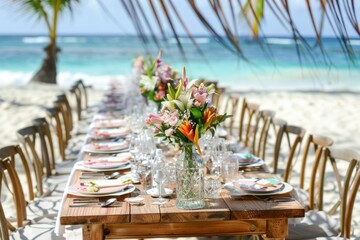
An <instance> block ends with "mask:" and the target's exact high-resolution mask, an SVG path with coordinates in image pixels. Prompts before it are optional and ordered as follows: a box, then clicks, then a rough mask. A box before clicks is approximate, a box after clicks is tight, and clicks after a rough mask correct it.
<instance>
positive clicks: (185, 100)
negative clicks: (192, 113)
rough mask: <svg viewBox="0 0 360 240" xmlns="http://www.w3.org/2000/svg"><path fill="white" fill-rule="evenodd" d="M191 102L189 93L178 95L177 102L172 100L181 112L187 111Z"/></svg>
mask: <svg viewBox="0 0 360 240" xmlns="http://www.w3.org/2000/svg"><path fill="white" fill-rule="evenodd" d="M193 101H194V99H191V92H186V93H185V94H182V95H180V96H179V98H178V99H177V100H173V102H174V103H175V104H176V106H177V107H178V108H179V109H180V111H182V112H185V111H189V110H190V108H191V105H192V104H193Z"/></svg>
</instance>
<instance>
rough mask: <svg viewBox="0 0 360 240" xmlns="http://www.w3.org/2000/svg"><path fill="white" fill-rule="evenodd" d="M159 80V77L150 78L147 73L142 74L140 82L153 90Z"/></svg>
mask: <svg viewBox="0 0 360 240" xmlns="http://www.w3.org/2000/svg"><path fill="white" fill-rule="evenodd" d="M156 82H157V77H152V78H149V76H147V75H141V79H140V84H142V85H143V86H144V87H145V88H146V89H148V90H153V89H154V88H155V84H156Z"/></svg>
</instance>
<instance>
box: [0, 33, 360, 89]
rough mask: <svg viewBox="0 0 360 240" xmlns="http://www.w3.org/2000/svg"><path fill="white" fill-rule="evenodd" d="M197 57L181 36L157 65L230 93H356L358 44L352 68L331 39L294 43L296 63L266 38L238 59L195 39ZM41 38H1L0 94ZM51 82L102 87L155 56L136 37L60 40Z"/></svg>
mask: <svg viewBox="0 0 360 240" xmlns="http://www.w3.org/2000/svg"><path fill="white" fill-rule="evenodd" d="M195 39H196V42H197V44H198V46H199V47H200V48H201V50H202V53H203V54H201V53H199V52H198V51H197V50H196V48H195V47H194V45H193V44H192V43H191V41H190V39H188V38H186V37H182V38H181V39H180V40H181V43H182V44H183V47H184V50H185V52H186V60H184V59H183V58H182V56H181V54H180V53H179V51H178V48H177V45H176V40H175V39H174V38H169V39H168V40H167V41H166V42H165V43H164V47H163V52H164V54H163V61H164V62H165V63H168V64H170V65H172V66H174V68H175V69H178V70H181V68H182V67H183V66H186V68H187V72H188V74H189V75H190V76H191V77H192V78H205V79H209V80H216V81H219V82H220V85H222V86H224V87H228V86H230V87H232V88H233V89H236V90H249V89H254V90H324V91H332V90H336V91H342V90H360V39H352V40H350V41H351V43H352V46H353V51H354V53H355V60H354V62H353V63H351V62H350V61H349V59H348V58H347V57H346V56H345V55H344V53H343V51H342V49H341V46H340V45H339V43H338V41H337V40H336V39H335V38H325V39H324V41H323V49H324V50H325V54H322V52H321V49H320V47H319V46H316V43H315V40H314V39H311V38H309V39H308V40H309V45H308V46H306V45H305V44H300V48H299V49H300V56H301V58H299V55H298V54H297V51H296V50H297V49H296V44H295V42H294V41H293V40H292V39H291V38H285V37H268V38H264V39H261V44H259V43H256V42H253V41H249V40H248V39H247V38H241V41H240V45H241V47H242V49H243V51H244V56H245V57H246V59H243V58H241V57H239V56H237V55H235V54H233V53H231V52H229V51H227V50H226V49H224V48H223V47H222V46H221V45H219V44H218V43H217V42H216V41H215V40H213V39H211V38H210V37H207V36H198V37H196V38H195ZM46 44H47V37H46V36H20V35H16V36H4V35H2V36H0V87H1V85H7V84H19V85H21V84H26V83H27V82H28V81H29V79H30V78H31V76H32V74H33V73H34V72H35V71H36V70H37V69H38V68H39V66H40V64H41V62H42V59H43V57H44V53H43V47H44V46H46ZM58 44H59V46H60V48H61V53H60V54H59V58H58V61H59V68H58V73H59V75H58V82H59V84H60V85H64V86H66V85H70V84H71V83H72V82H73V81H74V80H76V79H79V78H83V79H84V81H86V82H88V83H90V84H93V85H94V86H99V87H101V86H102V85H104V82H105V81H107V80H109V79H111V78H117V77H124V76H129V75H131V73H132V60H133V59H134V58H135V57H136V56H138V55H145V54H146V53H147V52H148V53H150V54H151V55H155V54H156V52H157V51H158V49H159V48H158V47H157V46H156V45H155V44H149V45H148V46H147V50H145V49H146V48H145V47H144V44H143V43H142V42H141V41H140V40H139V39H138V38H137V37H136V36H94V35H92V36H59V38H58Z"/></svg>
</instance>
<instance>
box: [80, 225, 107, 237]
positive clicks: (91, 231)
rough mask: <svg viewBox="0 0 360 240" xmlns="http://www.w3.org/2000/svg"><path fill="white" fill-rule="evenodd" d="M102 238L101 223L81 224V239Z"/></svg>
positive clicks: (102, 229)
mask: <svg viewBox="0 0 360 240" xmlns="http://www.w3.org/2000/svg"><path fill="white" fill-rule="evenodd" d="M102 239H104V225H103V224H87V225H84V226H83V240H102Z"/></svg>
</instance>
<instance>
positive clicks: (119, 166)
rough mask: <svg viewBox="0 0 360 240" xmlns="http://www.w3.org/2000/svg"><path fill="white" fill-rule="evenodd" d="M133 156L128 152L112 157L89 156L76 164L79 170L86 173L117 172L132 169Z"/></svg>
mask: <svg viewBox="0 0 360 240" xmlns="http://www.w3.org/2000/svg"><path fill="white" fill-rule="evenodd" d="M132 160H133V156H132V154H131V153H129V152H123V153H119V154H112V155H104V154H101V155H95V156H93V155H90V156H89V157H88V158H87V159H86V160H83V161H79V162H78V163H77V165H78V167H79V169H82V170H86V171H117V170H125V169H129V168H131V167H132Z"/></svg>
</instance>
